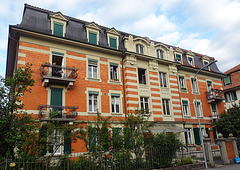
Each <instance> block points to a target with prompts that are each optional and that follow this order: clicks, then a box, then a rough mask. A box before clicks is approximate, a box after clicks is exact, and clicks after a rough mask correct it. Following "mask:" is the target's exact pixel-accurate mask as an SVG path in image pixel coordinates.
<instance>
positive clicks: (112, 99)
mask: <svg viewBox="0 0 240 170" xmlns="http://www.w3.org/2000/svg"><path fill="white" fill-rule="evenodd" d="M116 98H118V100H119V101H118V107H119V108H118V112H117V111H116V110H117V109H116V108H117V101H116ZM120 100H121V97H120V95H118V96H117V95H114V94H111V103H110V105H111V113H114V114H119V113H121V101H120ZM112 102H114V104H113V106H114V112H113V111H112V110H113V106H112Z"/></svg>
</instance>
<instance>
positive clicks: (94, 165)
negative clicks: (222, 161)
mask: <svg viewBox="0 0 240 170" xmlns="http://www.w3.org/2000/svg"><path fill="white" fill-rule="evenodd" d="M183 158H189V159H188V160H192V161H194V163H196V162H198V163H199V162H203V157H202V152H201V151H191V150H188V149H186V148H180V149H179V150H177V151H176V149H165V150H159V149H157V148H147V149H146V150H145V152H144V153H143V154H142V155H140V157H139V156H136V155H134V154H129V153H124V152H116V153H113V152H111V153H107V152H105V153H103V154H101V155H99V153H88V154H86V153H71V154H70V155H64V156H53V157H48V156H45V157H42V158H38V159H28V160H21V159H16V160H13V159H1V160H0V170H8V169H9V170H13V169H14V170H19V169H24V170H26V169H27V170H28V169H34V170H38V169H39V170H44V169H45V170H65V169H66V170H69V169H71V170H106V169H111V170H135V169H158V168H164V167H170V166H176V165H178V164H179V162H180V160H183ZM185 163H188V162H185ZM189 163H192V162H189Z"/></svg>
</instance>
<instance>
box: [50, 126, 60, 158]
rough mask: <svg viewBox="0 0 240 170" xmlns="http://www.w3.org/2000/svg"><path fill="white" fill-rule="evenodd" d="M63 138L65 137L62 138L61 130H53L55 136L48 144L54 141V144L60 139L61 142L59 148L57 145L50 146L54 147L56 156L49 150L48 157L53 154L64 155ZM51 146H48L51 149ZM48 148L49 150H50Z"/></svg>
mask: <svg viewBox="0 0 240 170" xmlns="http://www.w3.org/2000/svg"><path fill="white" fill-rule="evenodd" d="M57 132H59V134H57ZM50 138H52V139H50ZM62 138H63V136H62V134H61V133H60V131H59V130H57V129H54V130H53V135H52V136H50V137H49V138H48V143H50V142H51V140H53V142H56V141H55V139H60V141H59V145H60V146H59V147H58V146H57V145H56V143H53V144H49V145H50V146H52V147H53V152H54V154H53V153H50V152H49V150H48V149H47V155H51V154H53V155H60V154H62V147H63V146H62V145H61V142H62V140H63V139H62ZM49 145H48V147H49ZM48 147H47V148H48ZM57 147H58V149H57V150H56V152H55V149H56V148H57Z"/></svg>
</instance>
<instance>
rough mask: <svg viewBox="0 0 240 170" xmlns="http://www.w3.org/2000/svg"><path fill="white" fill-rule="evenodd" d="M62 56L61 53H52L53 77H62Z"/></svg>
mask: <svg viewBox="0 0 240 170" xmlns="http://www.w3.org/2000/svg"><path fill="white" fill-rule="evenodd" d="M63 56H64V54H62V53H56V52H53V53H52V76H53V77H63V69H62V65H63Z"/></svg>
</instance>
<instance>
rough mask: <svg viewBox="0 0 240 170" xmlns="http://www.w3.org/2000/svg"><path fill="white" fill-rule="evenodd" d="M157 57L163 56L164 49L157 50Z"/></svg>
mask: <svg viewBox="0 0 240 170" xmlns="http://www.w3.org/2000/svg"><path fill="white" fill-rule="evenodd" d="M157 58H163V51H162V50H157Z"/></svg>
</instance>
